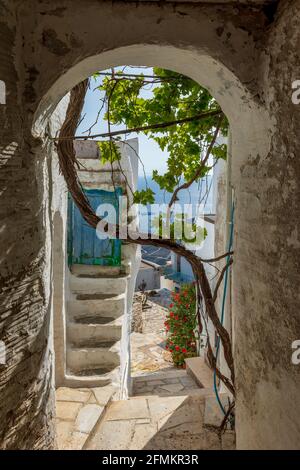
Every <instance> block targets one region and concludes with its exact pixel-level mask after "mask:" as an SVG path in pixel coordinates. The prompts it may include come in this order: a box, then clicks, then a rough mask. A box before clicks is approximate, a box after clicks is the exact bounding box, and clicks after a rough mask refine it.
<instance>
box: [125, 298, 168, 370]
mask: <svg viewBox="0 0 300 470" xmlns="http://www.w3.org/2000/svg"><path fill="white" fill-rule="evenodd" d="M167 312H168V310H167V309H165V308H164V307H162V306H160V305H158V304H156V303H154V302H153V301H152V300H150V299H148V301H147V307H146V308H145V309H144V310H143V312H142V317H143V318H142V325H143V332H142V333H136V332H134V333H131V337H130V344H131V374H132V376H133V377H137V376H139V375H144V374H149V373H150V372H157V371H160V370H164V371H165V370H177V369H176V368H175V367H174V366H173V363H172V359H171V354H170V353H169V352H168V351H166V349H165V341H166V336H165V327H164V322H165V320H166V315H167Z"/></svg>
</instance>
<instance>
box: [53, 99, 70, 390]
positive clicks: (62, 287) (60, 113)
mask: <svg viewBox="0 0 300 470" xmlns="http://www.w3.org/2000/svg"><path fill="white" fill-rule="evenodd" d="M68 103H69V95H66V96H65V97H64V98H63V99H62V100H61V101H60V103H59V104H58V106H57V108H56V109H55V111H54V113H53V114H52V116H51V120H50V131H51V135H56V133H57V132H58V131H59V130H60V128H61V125H62V124H63V121H64V118H65V114H66V110H67V106H68ZM50 158H51V178H50V181H49V185H50V187H51V186H52V191H51V194H52V200H51V220H52V266H53V268H52V285H53V290H52V315H53V328H54V330H53V331H54V365H55V386H56V387H58V386H61V385H63V384H64V378H65V373H66V370H65V366H66V360H65V358H66V297H67V292H68V283H67V276H66V275H67V271H68V267H67V205H68V191H67V186H66V183H65V180H64V178H63V176H62V174H61V173H60V172H59V163H58V156H57V152H56V150H55V146H54V145H53V144H52V151H51V153H50Z"/></svg>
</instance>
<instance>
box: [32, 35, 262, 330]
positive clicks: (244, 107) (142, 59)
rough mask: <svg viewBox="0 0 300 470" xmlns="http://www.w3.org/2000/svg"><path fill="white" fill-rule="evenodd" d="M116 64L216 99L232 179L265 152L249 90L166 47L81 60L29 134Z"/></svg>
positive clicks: (205, 59)
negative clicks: (245, 161) (225, 128)
mask: <svg viewBox="0 0 300 470" xmlns="http://www.w3.org/2000/svg"><path fill="white" fill-rule="evenodd" d="M175 60H176V66H175V67H174V66H173V65H172V64H174V63H175ZM120 64H133V65H148V66H151V65H154V66H160V67H164V68H169V69H174V68H175V70H176V71H178V72H180V73H185V74H186V75H188V76H190V77H192V78H193V79H195V80H197V81H198V82H199V83H200V84H201V85H202V86H205V87H206V88H208V89H209V90H210V92H211V93H212V95H213V96H214V97H215V98H217V99H218V100H219V103H220V105H221V106H222V109H223V110H224V111H225V112H226V113H227V116H228V118H229V121H230V124H231V132H232V136H233V141H234V147H233V149H232V154H233V155H232V161H233V165H232V166H233V177H234V175H238V174H239V168H240V166H241V164H242V158H243V155H245V153H246V154H247V155H248V156H249V155H251V154H253V152H256V151H257V145H258V143H260V152H261V154H262V155H263V153H264V152H266V150H267V148H268V139H267V137H266V135H267V128H266V127H265V126H266V124H267V122H268V120H267V119H266V112H265V111H264V110H263V109H262V108H261V107H260V106H259V105H258V104H257V103H255V102H254V100H253V99H252V98H251V94H250V93H249V91H248V90H246V89H245V88H244V87H243V86H242V85H241V83H240V82H239V80H238V79H237V77H235V76H234V75H233V74H232V73H231V72H230V71H229V70H228V69H226V68H225V67H224V66H223V65H221V64H220V63H218V62H217V61H215V60H213V59H212V58H211V57H209V56H206V55H203V54H197V53H196V52H195V51H193V52H192V51H190V50H184V49H179V48H175V47H170V46H153V45H151V46H150V45H145V44H143V45H131V46H128V47H122V48H116V49H114V50H110V51H107V52H103V53H102V54H99V55H97V56H92V57H88V58H86V59H85V60H83V61H81V62H80V63H79V64H77V65H75V66H74V67H73V68H71V69H70V70H69V71H68V72H67V73H66V74H65V75H64V76H62V77H61V78H60V79H58V80H57V81H56V82H55V83H54V84H53V86H52V87H51V88H50V90H49V91H48V93H47V94H46V95H45V96H44V97H43V98H42V100H41V102H40V103H39V107H38V109H37V111H36V114H35V124H34V128H33V133H34V134H39V133H40V132H41V130H43V128H44V127H45V122H47V119H48V117H49V116H51V110H52V109H53V106H55V104H57V103H58V101H59V97H60V96H62V95H64V94H65V93H67V92H68V90H69V87H70V86H71V87H72V86H73V85H74V86H75V84H77V83H79V82H80V81H81V80H82V79H83V78H86V77H87V76H91V75H92V74H93V72H95V71H96V70H105V69H107V68H109V67H110V66H117V65H120ZM204 71H205V72H204ZM83 74H84V75H83ZM50 103H52V104H50ZM49 104H50V105H49ZM241 116H242V118H241ZM249 129H251V134H252V137H251V139H249V140H247V139H245V136H246V135H247V137H248V138H249V134H250V132H249ZM237 152H238V153H237ZM236 155H238V156H239V158H237V157H236ZM236 203H237V201H236ZM237 210H238V203H237ZM234 334H235V337H237V336H238V333H236V332H234Z"/></svg>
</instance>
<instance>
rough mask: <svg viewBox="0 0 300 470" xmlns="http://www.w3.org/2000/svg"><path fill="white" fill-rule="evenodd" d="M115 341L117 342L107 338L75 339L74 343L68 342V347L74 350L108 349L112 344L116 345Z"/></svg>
mask: <svg viewBox="0 0 300 470" xmlns="http://www.w3.org/2000/svg"><path fill="white" fill-rule="evenodd" d="M117 341H118V340H115V339H107V338H100V339H99V338H76V339H75V341H74V340H73V341H71V340H69V347H71V348H75V349H79V348H81V349H86V348H89V349H91V348H95V349H96V348H97V349H99V348H101V349H110V348H112V347H113V345H114V344H116V342H117Z"/></svg>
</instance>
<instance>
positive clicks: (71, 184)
mask: <svg viewBox="0 0 300 470" xmlns="http://www.w3.org/2000/svg"><path fill="white" fill-rule="evenodd" d="M87 87H88V80H85V81H83V82H81V83H80V84H78V85H77V86H76V87H74V88H73V89H72V91H71V93H70V102H69V105H68V109H67V113H66V118H65V122H64V124H63V126H62V128H61V131H60V135H59V139H58V142H57V144H56V145H57V152H58V158H59V165H60V170H61V172H62V174H63V176H64V178H65V180H66V183H67V187H68V190H69V191H70V193H71V194H72V197H73V199H74V202H75V204H76V205H77V207H78V209H79V210H80V212H81V215H82V217H83V218H84V219H85V220H86V222H87V223H88V224H89V225H91V226H92V227H94V228H96V227H97V224H98V223H99V222H100V220H101V218H100V217H98V216H97V215H96V214H95V212H94V211H93V209H92V208H91V206H90V204H89V201H88V199H87V197H86V196H85V194H84V192H83V189H82V186H81V183H80V181H79V179H78V175H77V169H76V167H77V166H78V163H77V161H76V156H75V150H74V146H73V140H71V139H70V138H69V139H67V138H66V137H67V136H72V135H73V136H74V135H75V132H76V129H77V126H78V123H79V119H80V114H81V111H82V107H83V103H84V98H85V94H86V91H87ZM104 230H105V232H106V233H108V234H109V233H111V234H116V236H117V237H118V236H119V226H112V225H110V224H108V223H107V224H106V226H105V228H104ZM124 241H126V242H127V243H136V244H138V245H154V246H158V247H163V248H167V249H169V250H171V251H173V252H174V253H176V254H178V255H180V256H183V257H184V258H186V260H187V261H189V263H190V264H191V266H192V269H193V272H194V275H195V279H196V284H197V287H198V293H199V295H201V296H202V298H203V300H204V304H205V308H206V313H207V315H208V317H209V318H210V320H211V322H212V324H213V325H214V327H215V329H216V331H217V333H218V335H219V337H220V340H221V344H222V346H223V349H224V357H225V360H226V362H227V364H228V367H229V370H230V373H231V377H230V379H229V378H227V377H224V375H223V374H222V373H221V372H220V370H219V369H218V368H217V364H216V358H215V357H214V355H213V352H212V348H211V345H210V341H209V340H208V360H209V362H210V365H211V367H212V368H213V369H214V370H216V373H217V376H218V377H219V378H220V380H222V381H223V382H224V384H225V385H226V387H227V388H228V389H229V391H230V392H231V393H232V394H233V396H234V395H235V390H234V364H233V356H232V347H231V340H230V336H229V334H228V332H227V330H226V329H225V328H224V327H223V325H222V324H221V322H220V320H219V316H218V313H217V311H216V308H215V299H214V297H213V294H212V291H211V288H210V284H209V281H208V278H207V275H206V272H205V269H204V264H203V260H201V258H199V257H198V256H196V255H195V254H194V253H193V252H191V251H190V250H188V249H186V248H185V247H184V246H182V245H180V244H178V243H176V241H174V240H169V239H163V238H159V239H155V240H153V239H151V238H150V236H148V234H143V233H138V232H135V233H131V234H128V237H127V238H126V239H125V240H124ZM226 255H227V254H225V255H223V256H220V257H219V258H216V259H215V260H217V259H222V258H224V257H225V256H226ZM200 293H201V294H200ZM198 318H199V329H200V331H201V330H202V324H201V316H200V315H198Z"/></svg>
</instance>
